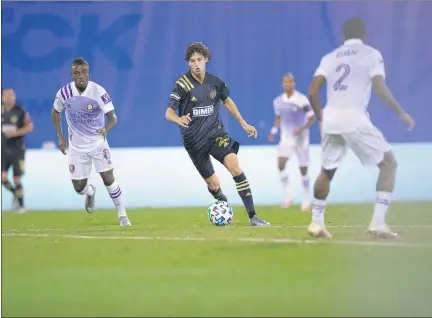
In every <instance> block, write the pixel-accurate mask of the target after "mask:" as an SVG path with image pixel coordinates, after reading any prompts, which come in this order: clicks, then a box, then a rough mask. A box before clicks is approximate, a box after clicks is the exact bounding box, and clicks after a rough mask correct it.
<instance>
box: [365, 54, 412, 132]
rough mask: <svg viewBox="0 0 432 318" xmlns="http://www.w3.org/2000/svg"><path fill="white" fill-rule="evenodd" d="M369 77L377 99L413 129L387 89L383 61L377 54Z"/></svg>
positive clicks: (408, 118)
mask: <svg viewBox="0 0 432 318" xmlns="http://www.w3.org/2000/svg"><path fill="white" fill-rule="evenodd" d="M370 76H371V77H372V87H373V90H374V92H375V94H376V95H377V96H378V97H379V99H380V100H381V101H382V102H383V103H384V104H385V105H387V106H388V107H390V108H391V109H392V110H393V111H394V112H395V113H396V114H397V115H398V116H399V118H400V119H401V120H402V121H404V122H406V123H407V124H408V126H409V129H410V130H411V129H413V128H414V120H413V119H412V118H411V116H410V115H408V114H407V113H406V112H405V111H404V110H403V108H402V107H401V106H400V105H399V103H398V102H397V100H396V98H395V97H394V96H393V94H392V92H391V91H390V89H389V87H388V86H387V84H386V82H385V69H384V60H383V58H382V56H381V54H379V53H378V54H376V57H375V61H374V64H373V67H372V69H371V71H370Z"/></svg>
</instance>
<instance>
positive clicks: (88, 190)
mask: <svg viewBox="0 0 432 318" xmlns="http://www.w3.org/2000/svg"><path fill="white" fill-rule="evenodd" d="M79 194H81V195H84V194H87V195H90V196H92V195H93V194H94V189H93V186H91V184H88V183H87V184H86V186H85V188H84V190H82V191H81V192H80V193H79Z"/></svg>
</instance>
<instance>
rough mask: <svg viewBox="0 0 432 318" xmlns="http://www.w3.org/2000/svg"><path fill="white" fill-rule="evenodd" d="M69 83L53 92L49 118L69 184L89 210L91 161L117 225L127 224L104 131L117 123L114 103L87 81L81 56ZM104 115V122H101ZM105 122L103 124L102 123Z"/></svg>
mask: <svg viewBox="0 0 432 318" xmlns="http://www.w3.org/2000/svg"><path fill="white" fill-rule="evenodd" d="M72 78H73V82H71V83H69V84H67V85H66V86H64V87H63V88H61V89H60V90H59V91H58V92H57V95H56V98H55V101H54V108H53V110H52V120H53V123H54V127H55V129H56V132H57V136H58V138H59V148H60V151H61V152H62V153H63V154H64V155H66V153H67V155H68V160H69V172H70V176H71V179H72V184H73V187H74V189H75V191H76V192H77V193H78V194H81V195H85V196H86V199H85V209H86V211H87V212H88V213H93V211H94V207H95V195H96V187H95V186H93V185H91V184H89V183H88V181H87V179H88V178H89V177H90V174H91V169H92V164H93V163H94V165H95V167H96V171H97V172H98V173H99V174H100V176H101V177H102V180H103V183H104V184H105V186H106V188H107V190H108V193H109V195H110V197H111V199H112V200H113V202H114V205H115V206H116V208H117V214H118V219H119V221H120V225H121V226H130V225H131V223H130V222H129V218H128V217H127V214H126V210H125V207H124V203H123V195H122V191H121V189H120V186H119V184H118V183H117V181H116V180H115V178H114V173H113V171H114V165H113V163H112V159H111V155H110V148H109V146H108V142H107V140H106V135H107V133H108V132H109V131H110V130H111V129H112V128H113V127H114V126H115V125H116V124H117V116H116V115H115V112H114V106H113V103H112V101H111V98H110V97H109V95H108V93H107V92H106V91H105V89H104V88H103V87H102V86H100V85H98V84H96V83H94V82H91V81H89V65H88V63H87V61H86V60H84V59H83V58H76V59H75V60H74V61H73V63H72ZM63 110H64V111H65V112H66V121H67V123H68V140H69V145H68V141H67V140H66V138H65V137H64V136H63V132H62V127H61V118H60V116H61V115H60V113H61V112H62V111H63ZM104 116H106V117H107V119H108V121H107V123H106V124H105V120H104ZM104 124H105V125H104Z"/></svg>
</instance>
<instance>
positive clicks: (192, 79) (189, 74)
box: [186, 70, 208, 85]
mask: <svg viewBox="0 0 432 318" xmlns="http://www.w3.org/2000/svg"><path fill="white" fill-rule="evenodd" d="M207 75H208V73H207V72H205V75H204V81H203V82H202V83H203V84H205V81H206V79H207ZM186 76H187V77H188V78H189V79H190V80H191V81H194V82H195V83H197V84H199V85H202V84H201V83H200V82H198V81H197V80H196V79H195V77H193V76H192V72H191V71H190V70H189V71H188V72H187V73H186Z"/></svg>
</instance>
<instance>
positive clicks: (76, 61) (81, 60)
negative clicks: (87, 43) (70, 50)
mask: <svg viewBox="0 0 432 318" xmlns="http://www.w3.org/2000/svg"><path fill="white" fill-rule="evenodd" d="M76 65H87V66H88V65H89V64H88V62H87V61H86V60H85V59H84V58H83V57H76V58H74V60H73V61H72V66H76Z"/></svg>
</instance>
